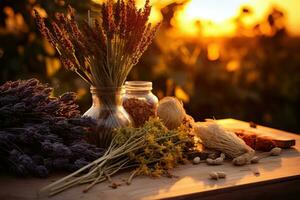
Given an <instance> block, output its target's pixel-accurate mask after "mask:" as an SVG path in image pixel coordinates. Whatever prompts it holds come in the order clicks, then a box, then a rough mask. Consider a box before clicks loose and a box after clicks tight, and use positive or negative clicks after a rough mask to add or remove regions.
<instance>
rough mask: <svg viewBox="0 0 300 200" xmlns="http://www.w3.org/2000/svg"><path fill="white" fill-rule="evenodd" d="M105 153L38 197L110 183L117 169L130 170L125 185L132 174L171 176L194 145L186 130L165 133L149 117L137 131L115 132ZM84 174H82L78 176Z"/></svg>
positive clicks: (164, 130) (51, 185)
mask: <svg viewBox="0 0 300 200" xmlns="http://www.w3.org/2000/svg"><path fill="white" fill-rule="evenodd" d="M116 132H117V133H116V136H115V137H114V139H113V140H112V142H111V144H110V146H109V148H108V149H107V151H106V152H105V154H104V155H103V156H102V157H100V158H98V159H97V160H95V161H94V162H92V163H90V164H89V165H86V166H85V167H83V168H81V169H80V170H78V171H76V172H74V173H72V174H70V175H69V176H66V177H64V178H62V179H60V180H58V181H56V182H54V183H52V184H50V185H48V186H46V187H44V188H42V189H41V191H40V194H46V195H50V196H51V195H55V194H57V193H59V192H62V191H64V190H66V189H68V188H71V187H73V186H76V185H80V184H86V183H89V185H88V186H87V187H86V188H85V190H84V192H87V191H88V190H89V189H90V188H92V187H93V186H94V185H95V184H97V183H100V182H103V181H105V180H111V178H110V177H111V176H112V175H114V174H115V173H117V172H118V171H119V170H121V169H125V168H133V169H134V170H133V171H132V174H131V175H130V176H129V178H128V181H127V183H128V184H130V182H131V180H132V178H133V177H134V176H135V175H139V174H143V175H148V176H152V177H159V176H163V175H165V176H171V175H170V173H169V170H170V169H173V168H174V167H176V166H177V165H178V164H180V163H184V162H185V156H186V152H187V151H188V150H189V149H190V148H191V147H193V146H194V142H193V137H192V136H191V135H190V134H189V128H188V127H187V126H185V125H182V126H181V127H180V128H178V129H174V130H168V129H167V128H166V127H165V126H164V125H163V123H162V122H161V121H160V120H159V119H158V118H152V119H150V120H149V121H148V122H146V123H145V124H144V125H143V126H142V127H140V128H133V127H125V128H120V129H118V130H117V131H116ZM83 172H84V174H82V173H83Z"/></svg>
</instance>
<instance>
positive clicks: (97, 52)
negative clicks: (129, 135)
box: [35, 0, 159, 144]
mask: <svg viewBox="0 0 300 200" xmlns="http://www.w3.org/2000/svg"><path fill="white" fill-rule="evenodd" d="M150 11H151V6H150V4H149V0H146V3H145V5H144V8H142V9H137V8H136V5H135V0H128V1H124V0H118V1H116V2H115V1H114V0H107V2H106V3H103V4H102V5H101V12H100V13H101V16H100V18H101V20H97V19H93V20H92V19H89V20H88V21H84V22H82V23H80V24H81V25H79V23H77V22H76V20H75V10H74V9H73V8H72V7H70V6H69V7H68V12H67V14H66V15H65V14H64V13H57V14H56V15H55V19H54V20H53V21H52V23H51V25H52V26H51V27H47V26H46V25H45V22H44V19H42V18H41V17H40V15H39V14H38V12H37V11H36V10H35V16H36V22H37V25H38V28H39V30H40V32H41V33H42V35H43V36H44V37H46V38H47V39H48V41H49V42H50V43H51V45H52V46H53V47H55V48H56V50H57V52H58V53H59V55H60V60H61V62H62V63H63V64H64V66H65V67H66V68H67V69H69V70H71V71H73V72H75V73H77V74H78V75H79V76H80V77H81V78H82V79H84V80H85V81H86V82H88V83H89V84H90V85H91V86H94V87H95V88H97V89H96V90H95V91H96V93H95V94H93V98H94V104H95V101H96V102H99V104H98V103H97V106H98V107H99V109H96V110H94V107H92V110H93V111H88V112H87V113H86V115H87V116H91V117H93V118H95V119H97V120H98V122H99V123H98V124H99V128H98V131H101V132H104V130H103V128H105V127H106V125H107V124H109V123H112V124H113V126H114V127H116V126H118V125H119V126H124V125H128V124H130V122H129V121H127V122H126V123H125V122H124V119H125V118H126V117H119V116H125V114H124V112H125V111H123V108H121V107H122V105H121V104H119V103H120V102H119V100H118V99H119V92H120V91H119V88H121V87H122V85H123V84H124V82H125V80H126V78H127V76H128V74H129V72H130V71H131V69H132V67H133V66H134V65H136V64H137V63H138V61H139V59H140V57H141V56H142V54H143V53H144V52H145V50H146V49H147V48H148V46H149V45H150V43H151V42H152V40H153V38H154V36H155V33H156V31H157V29H158V27H159V24H157V25H156V26H152V25H151V23H148V19H149V15H150ZM108 88H110V89H112V88H114V91H110V92H104V91H106V90H107V89H108ZM109 94H110V95H109ZM96 99H97V100H96ZM100 102H101V103H100ZM108 108H109V109H108ZM116 108H118V109H116ZM104 110H105V112H104ZM108 111H111V112H115V114H113V115H110V116H109V117H108V116H107V115H105V114H103V115H102V114H101V113H102V112H103V113H106V114H107V113H109V112H108ZM119 111H121V112H120V113H122V114H116V112H119ZM97 113H98V114H97ZM123 114H124V115H123ZM103 116H104V117H103ZM114 116H118V117H116V119H114V120H113V119H111V118H113V117H114ZM127 119H128V120H129V118H127ZM105 120H108V121H109V122H104V121H105ZM118 120H119V122H118ZM103 124H106V125H105V126H102V125H103ZM107 126H108V125H107ZM113 126H112V125H111V126H108V127H109V128H108V129H107V131H106V130H105V132H107V134H112V131H111V130H112V129H111V127H113ZM109 131H110V133H108V132H109ZM100 134H101V133H95V137H91V138H94V139H92V140H95V141H92V142H93V143H96V144H100V142H99V141H96V140H100V138H99V137H98V136H99V135H100ZM107 138H111V137H107ZM104 143H107V142H106V141H105V142H104Z"/></svg>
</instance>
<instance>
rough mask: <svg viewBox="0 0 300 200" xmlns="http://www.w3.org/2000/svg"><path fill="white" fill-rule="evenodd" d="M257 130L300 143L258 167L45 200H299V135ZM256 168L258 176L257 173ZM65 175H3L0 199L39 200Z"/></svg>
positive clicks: (183, 171)
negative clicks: (42, 191)
mask: <svg viewBox="0 0 300 200" xmlns="http://www.w3.org/2000/svg"><path fill="white" fill-rule="evenodd" d="M218 123H220V124H221V125H223V126H225V127H228V128H242V129H248V128H249V124H248V123H246V122H242V121H238V120H233V119H226V120H220V121H219V122H218ZM251 130H252V129H251ZM258 131H262V132H263V133H264V134H267V135H269V136H272V137H276V138H277V137H280V138H281V137H284V138H293V139H296V145H295V146H294V147H293V148H291V149H285V150H283V152H282V154H281V155H280V156H274V157H269V158H266V159H264V160H262V161H261V162H260V163H258V164H255V165H249V166H248V165H247V166H241V167H236V166H233V165H232V163H231V162H230V161H226V162H225V163H224V165H220V166H208V165H206V164H204V163H201V164H199V165H193V164H187V165H181V166H179V167H178V168H176V169H174V170H172V173H173V174H174V175H176V176H178V178H159V179H153V178H149V177H145V176H140V177H136V178H135V179H134V180H133V182H132V184H131V185H130V186H127V185H126V184H123V185H122V186H121V187H119V188H118V189H112V188H110V187H109V183H107V182H105V183H101V184H99V185H96V186H95V187H94V188H93V189H91V190H90V191H89V192H88V193H82V190H83V188H84V187H85V186H79V187H75V188H72V189H70V190H67V191H65V192H63V193H61V194H59V195H57V196H54V197H52V198H45V200H83V199H84V200H106V199H108V200H119V199H126V200H153V199H180V200H185V199H186V200H187V199H201V200H216V199H220V200H222V199H235V200H238V199H243V200H250V199H251V200H252V199H272V200H274V199H291V198H290V197H293V199H300V194H299V191H300V167H299V166H300V145H299V144H300V135H296V134H292V133H288V132H285V131H281V130H276V129H271V128H267V127H261V126H258ZM253 169H255V170H256V171H259V172H260V174H259V175H256V174H254V173H253V171H252V170H253ZM211 171H224V172H225V173H226V174H227V177H226V179H224V180H218V181H215V180H210V179H209V178H208V174H209V173H210V172H211ZM64 175H66V174H54V175H52V176H51V177H49V178H47V179H37V178H27V179H21V178H16V177H9V176H0V199H1V200H32V199H37V197H36V194H37V191H38V190H39V189H40V188H42V187H44V186H46V185H48V184H50V183H51V182H53V181H54V180H58V179H59V178H61V177H62V176H64ZM129 175H130V174H129V173H121V174H118V175H117V176H114V177H113V180H114V181H119V182H121V181H122V179H124V178H128V176H129ZM295 196H296V197H299V198H295Z"/></svg>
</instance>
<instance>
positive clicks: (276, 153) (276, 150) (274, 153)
mask: <svg viewBox="0 0 300 200" xmlns="http://www.w3.org/2000/svg"><path fill="white" fill-rule="evenodd" d="M280 154H281V148H279V147H275V148H273V149H272V150H271V151H270V155H271V156H279V155H280Z"/></svg>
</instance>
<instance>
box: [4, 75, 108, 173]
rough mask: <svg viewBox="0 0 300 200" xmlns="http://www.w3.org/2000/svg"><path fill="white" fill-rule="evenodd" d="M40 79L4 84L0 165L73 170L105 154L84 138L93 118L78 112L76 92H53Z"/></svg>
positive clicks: (9, 168)
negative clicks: (57, 94) (59, 93)
mask: <svg viewBox="0 0 300 200" xmlns="http://www.w3.org/2000/svg"><path fill="white" fill-rule="evenodd" d="M52 91H53V89H52V88H50V87H48V85H46V84H42V83H40V82H39V81H38V80H36V79H29V80H18V81H13V82H12V81H9V82H6V83H5V84H3V85H1V86H0V159H1V162H0V171H1V170H4V171H9V172H12V173H14V174H16V175H20V176H27V175H32V176H38V177H47V176H48V174H49V173H51V172H55V171H75V170H77V169H79V168H81V167H83V166H85V165H87V164H88V163H89V162H91V161H93V160H95V159H97V158H98V157H100V156H102V155H103V153H104V149H100V148H97V147H95V146H94V145H91V144H89V143H87V142H86V141H85V137H86V135H88V134H91V133H92V132H93V130H94V129H95V126H96V124H95V121H94V120H92V119H90V118H82V117H80V111H79V110H78V105H76V103H75V97H76V95H75V94H74V93H71V92H69V93H65V94H63V95H62V96H60V97H53V96H51V93H52Z"/></svg>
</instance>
